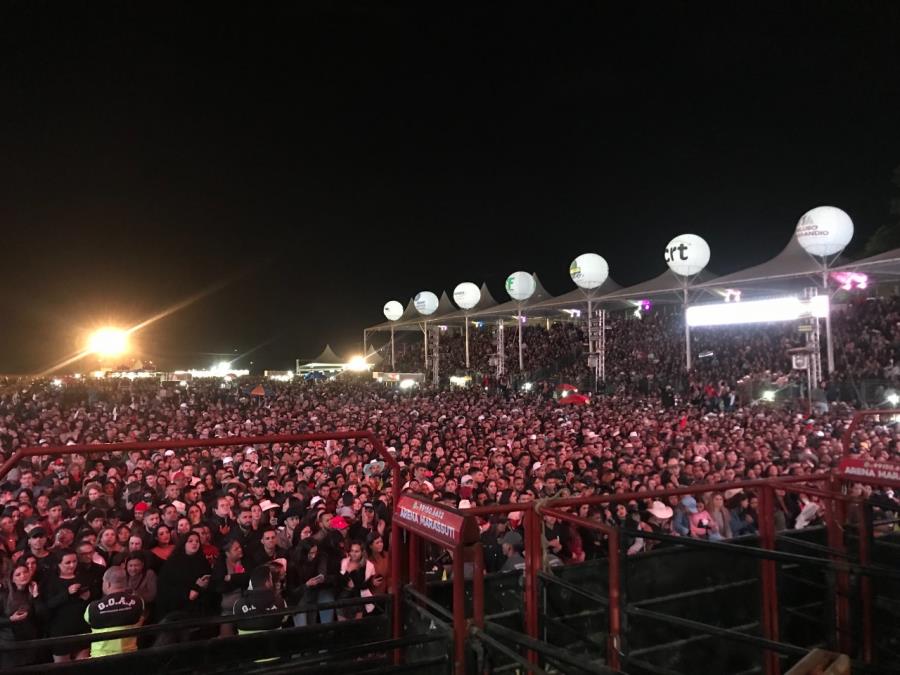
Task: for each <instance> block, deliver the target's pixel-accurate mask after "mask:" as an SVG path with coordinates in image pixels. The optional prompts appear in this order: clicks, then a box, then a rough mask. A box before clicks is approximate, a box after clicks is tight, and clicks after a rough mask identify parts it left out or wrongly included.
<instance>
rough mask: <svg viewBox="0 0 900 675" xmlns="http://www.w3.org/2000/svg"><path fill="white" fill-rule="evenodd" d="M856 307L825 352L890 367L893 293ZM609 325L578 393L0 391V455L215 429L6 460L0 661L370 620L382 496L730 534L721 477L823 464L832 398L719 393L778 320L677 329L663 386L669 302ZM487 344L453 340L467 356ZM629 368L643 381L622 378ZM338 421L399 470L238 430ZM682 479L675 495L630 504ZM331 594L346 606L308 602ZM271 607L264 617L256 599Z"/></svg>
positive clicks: (505, 537) (584, 540) (856, 446)
mask: <svg viewBox="0 0 900 675" xmlns="http://www.w3.org/2000/svg"><path fill="white" fill-rule="evenodd" d="M873 307H875V305H863V306H862V307H860V308H853V309H851V310H850V311H851V312H852V314H850V315H847V318H845V319H840V320H836V321H835V334H836V335H837V336H839V338H840V340H839V344H841V345H842V346H841V348H839V349H838V350H837V357H838V363H839V364H840V367H841V368H842V369H843V371H844V372H849V371H850V370H854V369H856V370H858V369H862V370H861V371H860V373H862V372H863V371H864V372H866V373H867V372H874V373H876V374H879V375H881V376H888V377H896V373H894V372H893V371H892V369H893V367H894V366H893V363H894V351H895V349H896V344H897V340H896V337H897V319H898V313H897V304H896V302H895V301H889V302H885V303H884V304H883V305H879V308H875V309H873ZM657 317H658V318H657ZM620 321H621V323H616V324H615V325H614V328H613V330H612V331H610V338H609V339H608V341H607V344H608V346H609V348H610V357H609V359H610V365H609V366H608V367H609V368H611V371H612V372H614V373H616V374H617V375H616V377H619V374H621V379H620V380H617V381H618V382H619V384H618V385H616V386H614V387H612V388H611V390H610V391H609V393H607V394H606V395H602V396H600V395H598V396H595V397H594V398H593V399H592V400H591V402H590V404H589V405H585V406H570V405H561V404H560V401H559V400H557V398H556V396H555V395H554V394H553V388H552V387H548V388H542V387H535V388H533V389H532V390H530V391H523V390H521V389H516V388H510V387H505V388H504V387H498V386H488V387H484V386H482V383H480V382H473V384H472V386H470V387H468V388H463V389H455V388H454V389H448V388H428V387H423V388H421V389H413V390H410V391H401V390H397V389H389V388H386V387H385V386H383V385H379V384H376V383H373V382H371V381H367V380H366V379H365V378H363V377H360V376H349V375H348V376H346V377H343V376H342V377H340V378H338V379H336V380H334V381H323V382H293V383H270V384H269V385H267V387H268V395H267V396H265V397H264V398H261V397H254V396H250V395H249V387H250V386H251V385H252V382H250V381H247V382H242V381H236V382H233V383H230V384H228V383H222V382H221V381H220V380H195V381H194V382H192V383H190V384H189V385H187V386H174V385H170V384H160V383H159V382H158V381H150V380H134V381H130V380H125V379H122V380H106V381H103V380H100V381H94V382H90V383H88V382H86V381H84V380H80V381H77V382H76V381H74V380H67V381H66V382H64V383H63V384H58V383H54V382H51V381H48V380H34V381H31V382H29V383H27V384H22V383H18V384H16V385H15V386H8V387H6V388H5V389H4V390H3V393H2V394H0V459H3V460H5V459H7V458H9V457H10V456H11V454H12V453H13V452H14V451H15V450H16V449H17V448H21V447H41V446H43V447H56V446H65V445H67V444H97V443H115V442H129V441H144V442H149V443H153V442H156V441H158V442H163V441H166V440H182V439H213V438H218V439H229V440H230V441H231V443H230V444H229V445H226V446H221V447H203V448H187V449H185V450H178V451H175V450H171V449H166V450H163V449H157V450H152V449H151V450H144V451H131V452H127V453H126V452H114V453H110V452H103V451H101V452H96V453H87V454H84V453H82V454H71V455H45V456H40V455H37V456H31V457H28V458H27V459H25V460H23V461H21V462H20V463H18V464H17V465H16V466H15V467H14V468H13V470H12V471H11V472H10V473H9V474H8V475H7V476H5V477H4V478H3V479H2V481H3V482H2V483H0V578H2V580H3V584H2V589H0V664H2V665H3V666H4V667H5V666H11V665H21V664H25V663H35V662H41V661H45V660H49V659H50V658H51V657H52V658H53V659H54V660H56V661H62V660H68V659H73V658H84V657H87V656H88V655H92V656H100V655H103V654H107V653H115V652H117V651H123V650H125V651H127V650H132V649H135V648H138V647H143V646H145V645H150V644H155V643H158V642H159V641H161V640H162V641H165V640H166V639H172V638H171V636H168V635H167V634H165V633H162V634H160V635H158V636H144V637H141V638H140V639H133V638H132V639H127V638H126V639H122V640H110V641H104V640H97V641H94V642H93V644H90V643H88V642H84V643H75V644H70V643H65V644H60V645H58V646H54V647H53V648H52V649H51V650H50V651H51V652H52V654H51V653H45V652H43V651H41V650H37V649H24V650H15V649H9V648H8V647H9V645H11V644H12V645H14V644H15V642H17V641H22V640H30V639H32V638H37V637H60V636H70V635H80V634H85V633H91V632H103V631H108V630H111V629H113V628H115V627H121V626H139V625H143V624H147V623H155V622H169V621H173V620H178V619H181V618H191V617H201V616H214V615H234V616H235V622H234V623H233V624H232V623H224V624H222V625H221V626H217V627H216V628H215V629H214V630H215V631H216V634H220V635H223V636H224V635H230V634H233V633H234V632H235V631H238V632H240V631H249V630H262V629H275V628H279V627H281V626H283V625H295V626H304V625H308V624H310V623H315V622H320V623H327V622H331V621H344V620H349V619H354V618H359V617H362V616H365V615H366V614H369V613H373V612H380V611H382V608H381V606H380V604H379V603H378V602H377V598H376V597H375V596H378V595H379V594H381V593H383V592H385V591H386V590H387V589H388V588H389V587H390V581H391V579H390V574H391V570H390V567H389V565H388V560H389V555H388V552H389V550H390V546H391V536H392V512H393V506H394V501H395V499H396V497H397V495H398V494H399V493H401V492H407V491H410V492H412V493H417V494H422V495H424V496H426V497H427V498H429V499H432V500H434V501H437V502H440V503H444V504H447V505H449V506H453V507H456V508H461V509H466V508H470V507H473V506H486V505H492V504H517V503H521V504H523V509H524V508H525V506H524V505H525V504H527V503H528V502H530V501H533V500H536V499H543V498H548V497H564V496H587V495H596V494H609V495H628V497H627V498H622V499H619V500H617V501H612V502H610V503H609V504H606V505H601V506H587V505H585V506H582V507H581V508H580V509H579V515H582V516H584V517H586V518H589V519H595V520H597V521H600V522H604V523H608V524H612V525H617V526H623V527H625V528H627V529H628V530H630V531H631V534H630V535H629V536H628V537H627V538H626V540H625V545H626V546H627V549H628V552H629V553H630V554H637V553H640V552H642V551H647V550H650V549H651V548H653V547H654V546H656V545H659V542H658V541H657V540H655V539H653V538H652V537H650V536H649V535H650V533H652V532H658V533H663V534H672V535H676V536H683V537H703V538H708V539H723V538H731V537H737V536H741V535H746V534H753V533H754V532H756V531H757V528H758V526H759V511H758V503H757V500H758V495H757V494H756V493H755V492H754V491H753V490H746V491H745V490H743V489H741V488H740V487H735V486H732V485H729V484H731V483H733V482H735V481H741V480H745V479H754V478H762V477H778V476H805V475H809V476H813V475H815V474H819V473H822V472H827V471H829V470H831V469H832V468H833V467H834V466H835V465H836V463H837V461H838V459H839V457H840V456H841V453H842V448H841V442H840V438H841V436H842V434H843V432H844V429H845V427H846V425H847V424H848V422H849V419H850V416H851V415H852V412H853V408H852V406H850V405H848V404H846V403H841V402H837V401H835V402H832V403H830V405H828V406H826V409H824V410H821V411H819V412H817V413H816V414H810V413H808V412H806V411H804V410H802V409H797V408H794V407H792V406H791V405H790V404H777V405H771V404H767V403H763V402H754V403H753V404H751V405H741V404H740V402H738V401H736V400H735V399H734V397H733V396H730V391H729V390H730V388H731V387H733V386H734V380H735V379H736V378H738V377H741V376H743V375H746V374H747V371H748V370H752V369H757V368H762V367H764V366H765V367H766V368H768V369H770V370H777V369H779V368H784V367H785V364H784V363H783V354H782V352H783V347H784V346H785V343H784V340H785V339H787V338H786V337H785V336H784V335H783V334H780V333H777V332H776V333H775V334H773V335H768V336H766V335H763V333H764V330H763V329H753V330H751V331H746V332H744V331H742V334H744V335H750V336H751V337H749V338H748V337H744V338H743V340H742V341H741V342H738V343H737V344H735V345H730V344H727V343H729V340H732V339H733V337H726V336H719V337H718V338H713V337H710V336H711V335H712V333H710V334H709V335H704V334H702V333H701V332H698V335H697V337H696V339H697V341H698V346H700V347H701V350H708V351H712V352H714V354H713V356H710V357H705V358H704V359H701V361H700V363H702V364H703V365H702V366H700V370H699V371H698V372H699V374H698V375H696V377H697V378H698V379H696V380H694V381H693V384H694V388H691V387H688V388H686V389H685V388H677V389H676V388H674V387H672V386H671V385H669V384H668V383H667V382H666V379H668V378H669V377H674V374H675V372H676V371H677V370H678V359H679V358H680V355H681V351H680V350H681V347H680V346H678V342H677V339H676V338H675V337H674V336H671V335H670V333H674V332H675V331H674V330H670V329H674V328H677V325H676V323H675V320H674V319H673V318H672V315H670V314H665V313H663V312H660V313H658V314H654V313H653V312H651V313H649V314H647V315H646V316H644V317H643V318H642V319H640V321H638V320H637V319H634V318H631V319H621V320H620ZM861 321H863V322H864V323H860V322H861ZM854 322H856V323H855V325H856V327H855V328H852V326H853V325H854ZM528 330H529V334H528V340H529V344H530V345H531V346H530V349H531V350H533V351H532V353H540V354H542V356H541V358H542V359H547V360H548V361H552V359H554V358H556V359H565V358H567V357H568V356H570V355H573V354H574V355H577V354H578V350H579V349H581V346H580V339H581V338H580V335H579V329H578V328H577V327H575V326H573V325H560V326H558V327H551V330H550V332H549V333H548V335H549V338H548V339H547V341H546V342H544V343H540V342H539V338H538V334H537V333H534V334H532V333H530V330H531V329H528ZM535 330H544V331H545V332H546V327H545V328H543V329H535ZM777 330H780V329H777ZM488 342H489V340H487V339H483V340H479V339H478V338H477V337H476V339H474V340H473V344H474V345H475V346H476V347H477V349H478V354H479V356H478V358H480V359H481V358H483V356H484V353H486V352H485V351H484V350H486V349H489V348H490V346H489V345H487V346H485V345H484V344H482V343H488ZM446 343H447V345H448V348H453V347H452V344H453V343H452V342H450V341H449V340H448V341H446ZM767 355H768V356H772V357H773V359H774V360H773V361H772V362H769V361H767ZM779 359H781V360H780V361H779ZM707 364H709V365H707ZM648 374H652V375H653V376H654V378H659V379H660V380H662V382H658V383H657V382H656V381H655V380H654V386H643V389H641V386H639V385H641V383H642V382H643V383H646V382H647V381H648V380H647V378H646V375H648ZM699 384H702V385H703V386H702V387H700V386H698V385H699ZM713 384H715V385H716V386H713ZM348 430H370V431H372V432H374V433H375V434H377V435H378V436H380V437H381V438H382V439H383V441H384V444H385V446H387V447H388V448H389V451H390V452H391V453H392V455H393V457H394V458H395V459H396V460H397V461H398V462H399V463H400V465H401V467H402V483H401V484H400V485H394V484H392V482H391V475H390V470H389V467H387V466H385V463H384V462H383V461H381V460H380V458H379V457H378V456H377V454H376V453H375V451H374V448H373V446H372V444H371V443H370V442H368V441H366V440H358V441H342V442H338V441H325V442H308V443H296V444H284V443H272V444H264V445H248V444H246V443H245V442H242V438H248V437H251V436H263V435H267V434H298V433H314V432H334V431H348ZM898 441H900V430H898V429H897V427H896V426H895V425H894V424H893V423H892V422H890V421H886V420H878V419H869V420H867V421H866V422H864V424H863V425H862V426H861V427H860V428H859V429H858V430H857V431H856V432H855V435H854V437H853V440H852V446H853V447H852V451H853V452H854V453H856V454H858V455H859V456H861V457H864V458H870V459H876V460H888V461H890V460H898V459H900V445H898ZM695 485H696V486H698V489H697V490H696V491H695V492H693V493H691V494H690V495H686V496H683V497H672V498H670V499H668V500H657V499H653V498H641V496H640V493H649V492H652V491H654V490H659V489H663V488H667V487H690V486H695ZM717 486H725V487H721V488H720V487H717ZM859 490H860V491H862V490H863V488H859ZM866 490H867V495H868V496H870V497H871V499H872V501H873V503H876V504H877V505H878V508H880V509H882V510H884V511H888V512H890V511H900V502H898V500H897V499H896V498H895V496H894V494H893V493H892V492H890V491H889V490H876V491H875V492H871V491H868V489H866ZM822 516H823V506H822V504H821V503H820V501H819V500H818V498H817V497H815V496H813V495H806V494H803V493H802V492H799V493H798V492H790V493H779V494H778V495H777V499H776V527H777V528H779V529H784V528H804V527H809V526H812V525H815V524H817V523H818V522H820V521H821V518H822ZM522 518H523V513H522V511H512V512H510V513H507V514H504V515H494V516H490V517H487V518H480V519H479V526H480V528H481V532H482V542H483V544H484V547H485V552H486V564H487V568H488V571H490V572H500V571H505V570H515V569H517V568H520V567H521V566H522V565H523V563H524V560H523V558H522V547H523V529H522V528H523V523H522ZM640 532H644V533H646V534H647V535H648V536H643V537H642V536H639V534H640ZM544 540H545V542H546V549H547V554H548V557H549V558H550V559H551V560H552V562H553V563H555V564H562V565H567V564H574V563H578V562H581V561H584V560H587V559H591V558H596V557H599V556H603V555H606V553H605V550H606V549H605V546H604V542H603V540H602V537H599V536H598V535H597V534H596V533H595V532H593V531H592V530H586V529H582V528H576V527H570V526H569V525H567V524H564V523H561V522H557V521H555V520H554V519H553V518H549V517H547V518H545V523H544ZM434 553H435V555H434V556H432V558H431V564H430V565H429V569H430V570H434V571H435V573H436V574H437V575H438V576H443V574H444V564H443V563H444V562H446V561H442V560H441V558H440V556H439V555H437V553H439V552H437V551H435V552H434ZM369 597H372V600H371V601H370V602H367V601H366V598H369ZM345 598H360V600H359V601H358V602H357V603H356V604H350V605H349V606H345V604H342V603H338V605H339V606H338V607H335V606H334V605H333V604H329V603H331V602H332V601H334V600H341V599H345ZM293 607H297V608H298V609H297V611H296V612H293V613H288V615H287V619H285V618H284V615H285V613H284V612H281V613H277V612H278V610H283V609H285V608H293ZM251 608H252V609H251ZM266 612H276V614H275V615H274V616H272V617H270V618H267V617H266V616H265V613H266ZM251 615H252V616H251Z"/></svg>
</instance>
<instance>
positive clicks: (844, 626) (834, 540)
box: [825, 476, 852, 654]
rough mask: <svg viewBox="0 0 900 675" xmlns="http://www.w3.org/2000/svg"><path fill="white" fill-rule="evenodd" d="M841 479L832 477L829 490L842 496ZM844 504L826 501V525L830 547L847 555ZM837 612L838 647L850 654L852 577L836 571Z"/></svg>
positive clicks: (837, 558)
mask: <svg viewBox="0 0 900 675" xmlns="http://www.w3.org/2000/svg"><path fill="white" fill-rule="evenodd" d="M840 484H841V481H840V478H838V477H837V476H831V479H830V480H829V488H830V489H831V491H832V492H833V493H834V494H840V490H841V488H840ZM843 506H844V503H843V502H842V501H840V500H837V499H826V500H825V523H826V526H827V529H828V546H829V547H830V548H832V549H834V550H835V551H837V552H838V553H841V554H843V553H845V552H846V546H845V544H844V529H843V524H844V523H845V522H846V518H845V517H844V516H845V513H844V509H843ZM833 560H834V561H835V562H836V563H839V562H841V561H842V560H843V556H835V557H834V558H833ZM834 574H835V593H836V595H837V598H836V601H835V611H836V614H837V616H836V620H837V623H836V625H837V645H838V649H839V650H840V651H841V653H843V654H849V653H850V648H851V646H852V642H851V640H852V635H851V632H850V631H851V627H850V621H851V619H850V575H849V573H848V572H846V571H840V570H835V572H834Z"/></svg>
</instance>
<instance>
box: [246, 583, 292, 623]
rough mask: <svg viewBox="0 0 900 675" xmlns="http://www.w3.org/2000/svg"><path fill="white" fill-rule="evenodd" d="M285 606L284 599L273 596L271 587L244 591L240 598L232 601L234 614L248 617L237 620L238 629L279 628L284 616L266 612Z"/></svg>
mask: <svg viewBox="0 0 900 675" xmlns="http://www.w3.org/2000/svg"><path fill="white" fill-rule="evenodd" d="M286 607H287V605H286V604H285V602H284V600H283V599H281V598H277V597H275V593H274V592H273V591H272V589H271V588H263V589H260V590H252V591H245V592H244V594H243V595H242V596H241V598H240V600H238V601H237V602H235V603H234V615H235V616H238V617H248V618H246V619H244V620H243V621H239V622H238V624H237V626H238V630H241V631H257V630H274V629H276V628H280V627H281V624H282V623H283V621H284V617H283V616H268V614H269V613H271V612H277V611H279V610H282V609H285V608H286Z"/></svg>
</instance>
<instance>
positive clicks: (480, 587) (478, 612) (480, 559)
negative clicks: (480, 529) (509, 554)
mask: <svg viewBox="0 0 900 675" xmlns="http://www.w3.org/2000/svg"><path fill="white" fill-rule="evenodd" d="M469 550H471V552H472V557H473V559H474V560H473V562H474V563H475V576H474V577H472V622H473V623H474V624H475V625H476V626H478V627H479V628H481V629H484V574H485V571H484V547H483V546H482V545H481V542H478V543H477V544H475V545H473V546H472V547H471V548H470V549H469Z"/></svg>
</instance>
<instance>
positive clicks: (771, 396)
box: [762, 389, 775, 403]
mask: <svg viewBox="0 0 900 675" xmlns="http://www.w3.org/2000/svg"><path fill="white" fill-rule="evenodd" d="M762 398H763V401H768V402H769V403H771V402H772V401H774V400H775V390H774V389H769V390H768V391H764V392H763V393H762Z"/></svg>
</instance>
